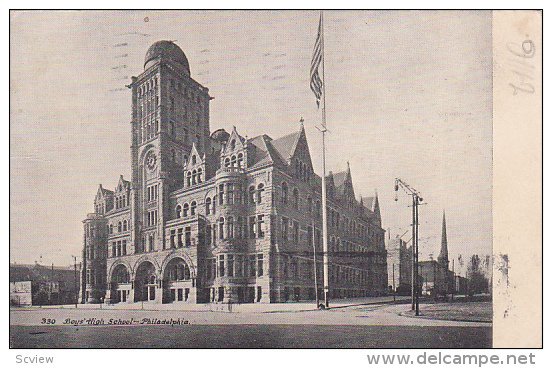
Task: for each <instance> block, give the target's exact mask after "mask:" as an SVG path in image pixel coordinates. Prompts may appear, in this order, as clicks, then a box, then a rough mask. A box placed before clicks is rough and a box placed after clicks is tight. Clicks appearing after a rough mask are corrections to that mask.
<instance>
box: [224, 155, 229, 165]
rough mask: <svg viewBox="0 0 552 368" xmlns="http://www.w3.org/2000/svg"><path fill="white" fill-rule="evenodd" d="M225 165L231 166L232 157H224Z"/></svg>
mask: <svg viewBox="0 0 552 368" xmlns="http://www.w3.org/2000/svg"><path fill="white" fill-rule="evenodd" d="M224 167H230V158H229V157H226V158H225V159H224Z"/></svg>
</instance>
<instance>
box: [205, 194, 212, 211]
mask: <svg viewBox="0 0 552 368" xmlns="http://www.w3.org/2000/svg"><path fill="white" fill-rule="evenodd" d="M205 214H207V215H210V214H211V198H206V199H205Z"/></svg>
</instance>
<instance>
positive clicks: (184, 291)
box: [163, 257, 194, 303]
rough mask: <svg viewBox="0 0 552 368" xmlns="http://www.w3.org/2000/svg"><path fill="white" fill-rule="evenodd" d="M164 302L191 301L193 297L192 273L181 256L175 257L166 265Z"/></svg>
mask: <svg viewBox="0 0 552 368" xmlns="http://www.w3.org/2000/svg"><path fill="white" fill-rule="evenodd" d="M163 280H164V282H163V286H164V287H163V302H165V303H174V302H189V301H190V300H191V297H192V288H193V286H194V285H193V282H192V273H191V270H190V267H189V266H188V264H187V263H186V261H184V259H182V258H180V257H176V258H173V259H171V260H170V261H169V263H167V265H166V266H165V271H164V274H163Z"/></svg>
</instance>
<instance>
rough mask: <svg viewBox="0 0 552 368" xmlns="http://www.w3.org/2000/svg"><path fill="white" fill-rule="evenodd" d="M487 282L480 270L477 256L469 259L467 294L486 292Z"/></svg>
mask: <svg viewBox="0 0 552 368" xmlns="http://www.w3.org/2000/svg"><path fill="white" fill-rule="evenodd" d="M488 290H489V281H488V280H487V278H486V277H485V274H484V272H483V270H482V268H481V259H480V258H479V256H478V255H477V254H474V255H472V256H471V258H470V262H469V264H468V293H469V295H473V294H480V293H484V292H488Z"/></svg>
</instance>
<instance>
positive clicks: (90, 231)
mask: <svg viewBox="0 0 552 368" xmlns="http://www.w3.org/2000/svg"><path fill="white" fill-rule="evenodd" d="M129 88H130V91H131V93H132V120H131V124H130V128H131V142H132V144H131V158H132V159H131V177H130V181H127V180H125V179H123V177H122V176H121V177H120V178H119V181H118V183H117V185H116V187H115V188H114V190H113V191H112V190H108V189H106V188H104V187H103V186H101V185H100V186H99V188H98V191H97V194H96V197H95V199H94V213H91V214H89V215H88V216H87V217H86V219H84V221H83V223H84V239H83V240H84V246H83V262H84V267H83V273H82V286H83V287H82V300H83V301H85V302H88V303H98V302H101V301H102V300H103V301H105V302H109V303H134V302H144V301H146V302H152V303H174V302H184V303H208V302H215V303H253V302H255V303H269V302H285V301H288V300H301V299H302V300H306V299H314V296H315V289H314V285H315V283H314V270H315V269H316V270H317V275H318V281H319V282H318V286H319V288H320V289H322V269H323V267H322V246H321V244H322V235H321V234H322V208H321V200H322V197H321V181H322V178H321V177H320V176H318V175H316V174H315V173H314V169H313V164H312V161H311V154H310V150H309V144H308V142H307V138H306V134H305V130H304V128H303V126H302V125H301V127H300V129H298V130H297V131H295V132H292V133H290V134H287V135H285V136H283V137H280V138H277V139H273V138H271V137H270V136H268V135H266V134H263V135H259V136H257V137H253V138H247V136H242V135H240V134H239V133H238V131H237V129H236V128H235V127H234V129H232V131H231V132H230V133H228V132H226V131H225V130H224V129H218V130H215V131H214V132H211V130H210V121H209V103H210V101H211V99H212V97H211V96H210V95H209V90H208V89H207V88H206V87H204V86H202V85H201V84H199V83H198V82H196V81H195V80H194V79H193V78H192V76H191V73H190V66H189V63H188V59H187V58H186V56H185V55H184V52H183V51H182V50H181V49H180V48H179V47H178V46H177V45H176V44H175V43H173V42H170V41H159V42H156V43H154V44H153V45H152V46H151V47H150V48H149V50H148V51H147V53H146V58H145V63H144V72H143V73H141V74H140V75H139V76H138V77H133V78H132V83H131V84H130V85H129ZM327 198H328V201H327V203H328V204H327V218H328V238H329V239H328V243H329V257H330V266H329V275H328V276H329V283H330V297H331V298H341V297H359V296H367V295H374V294H381V293H384V292H385V291H386V287H387V285H386V283H387V275H386V272H387V265H386V253H385V244H384V237H385V236H384V234H385V231H384V230H383V229H382V227H381V216H380V208H379V202H378V197H377V195H376V196H374V197H365V198H362V199H361V200H360V201H359V200H357V199H356V196H355V192H354V190H353V179H352V176H351V171H350V169H349V167H347V170H344V171H342V172H338V173H332V172H330V173H329V175H328V176H327ZM313 249H316V252H317V253H318V258H317V262H316V266H315V264H314V261H313Z"/></svg>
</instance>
